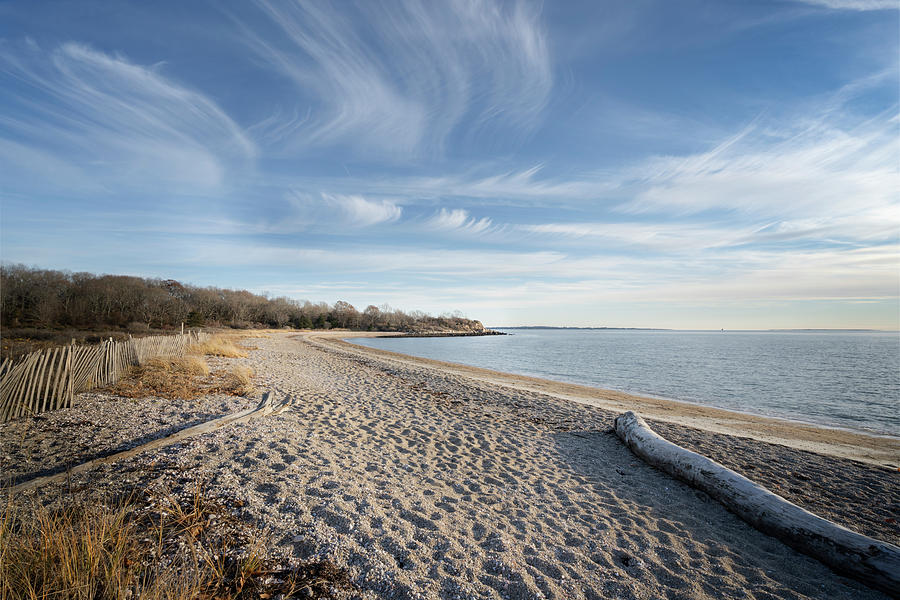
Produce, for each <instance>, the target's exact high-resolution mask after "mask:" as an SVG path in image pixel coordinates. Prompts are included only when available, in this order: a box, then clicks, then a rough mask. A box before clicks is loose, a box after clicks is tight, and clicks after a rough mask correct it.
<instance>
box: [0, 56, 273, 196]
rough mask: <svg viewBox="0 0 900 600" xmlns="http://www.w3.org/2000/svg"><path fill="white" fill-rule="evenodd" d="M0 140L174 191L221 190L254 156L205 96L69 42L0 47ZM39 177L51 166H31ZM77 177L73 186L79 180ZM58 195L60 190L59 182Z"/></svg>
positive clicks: (126, 181)
mask: <svg viewBox="0 0 900 600" xmlns="http://www.w3.org/2000/svg"><path fill="white" fill-rule="evenodd" d="M0 81H5V83H4V84H3V85H2V86H0V87H2V88H5V89H4V91H3V92H0V93H2V94H3V95H4V96H6V97H7V101H6V104H5V106H6V107H7V108H6V110H5V114H4V115H2V116H0V132H4V131H5V133H2V134H0V135H5V136H10V137H14V138H15V139H17V140H18V143H20V144H22V145H27V146H28V147H30V148H31V149H32V150H33V154H34V156H37V155H38V153H44V154H47V155H52V156H55V157H56V161H57V162H66V163H69V164H70V165H71V168H72V169H74V170H78V171H81V172H84V173H85V174H90V176H92V177H94V178H96V180H98V181H101V182H107V183H112V184H115V185H126V186H132V185H133V186H134V187H139V186H142V185H144V184H147V183H148V182H150V183H153V184H156V185H165V184H169V185H175V186H179V188H184V186H188V187H196V186H202V187H208V186H215V185H219V184H220V183H222V181H223V180H224V178H225V171H226V167H227V166H234V165H235V164H237V163H239V162H243V161H246V160H248V159H252V158H253V157H254V156H255V153H256V149H255V146H254V145H253V143H252V142H251V141H250V140H249V139H248V138H247V137H246V136H245V135H244V134H243V132H242V131H241V129H240V127H239V126H238V125H237V124H235V123H234V121H232V120H231V118H229V117H228V115H226V114H225V112H224V111H223V110H222V109H221V108H219V107H218V106H217V105H216V104H215V103H214V102H213V101H212V100H210V99H209V98H207V97H206V96H204V95H202V94H200V93H198V92H195V91H192V90H190V89H188V88H186V87H183V86H181V85H179V84H177V83H175V82H173V81H171V80H169V79H167V78H166V77H164V76H163V75H161V74H160V72H159V68H158V67H144V66H141V65H137V64H134V63H132V62H130V61H128V60H127V59H125V58H123V57H121V56H111V55H108V54H104V53H102V52H98V51H96V50H93V49H91V48H89V47H87V46H84V45H81V44H76V43H66V44H63V45H62V46H59V47H58V48H56V49H55V50H53V51H51V52H45V51H43V50H41V49H40V48H39V47H37V45H36V44H34V42H30V43H27V44H25V45H24V47H22V48H19V49H18V50H17V49H15V48H13V47H12V46H11V45H4V46H3V47H2V48H0ZM32 168H34V169H36V170H37V171H38V172H40V171H42V170H46V169H47V168H49V164H48V165H45V166H43V167H42V166H41V165H40V164H35V165H32ZM76 179H77V178H76ZM60 185H61V186H62V187H64V186H65V182H61V183H60Z"/></svg>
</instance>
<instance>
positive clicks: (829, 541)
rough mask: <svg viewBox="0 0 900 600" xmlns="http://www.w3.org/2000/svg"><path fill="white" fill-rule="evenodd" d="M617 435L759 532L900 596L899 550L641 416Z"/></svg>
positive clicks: (619, 421)
mask: <svg viewBox="0 0 900 600" xmlns="http://www.w3.org/2000/svg"><path fill="white" fill-rule="evenodd" d="M615 424H616V435H618V436H619V438H621V440H622V441H623V442H624V443H625V445H627V446H628V447H629V448H630V449H631V451H632V452H634V453H635V454H636V455H637V456H639V457H641V458H642V459H644V460H645V461H646V462H648V463H649V464H651V465H653V466H654V467H657V468H658V469H661V470H662V471H665V472H666V473H668V474H669V475H672V476H673V477H676V478H678V479H680V480H682V481H684V482H685V483H687V484H689V485H692V486H694V487H696V488H698V489H700V490H703V491H704V492H706V493H707V494H709V495H710V496H712V497H713V498H715V499H716V500H718V501H719V502H721V503H722V504H723V505H725V507H726V508H727V509H728V510H730V511H731V512H733V513H734V514H736V515H737V516H739V517H740V518H742V519H743V520H744V521H746V522H747V523H749V524H751V525H753V526H754V527H755V528H757V529H759V530H760V531H762V532H763V533H766V534H768V535H771V536H773V537H776V538H778V539H779V540H781V541H782V542H784V543H785V544H787V545H788V546H790V547H791V548H793V549H794V550H797V551H798V552H802V553H804V554H807V555H809V556H812V557H813V558H816V559H818V560H819V561H821V562H823V563H825V564H826V565H828V566H829V567H831V568H832V569H833V570H834V571H835V572H837V573H840V574H842V575H846V576H848V577H852V578H854V579H856V580H858V581H860V582H862V583H864V584H866V585H867V586H869V587H872V588H876V589H878V590H881V591H883V592H886V593H887V594H889V595H890V596H892V597H894V598H900V547H898V546H895V545H894V544H890V543H887V542H883V541H880V540H876V539H873V538H870V537H867V536H864V535H861V534H859V533H856V532H854V531H850V530H849V529H847V528H845V527H841V526H840V525H837V524H835V523H832V522H831V521H828V520H826V519H823V518H822V517H819V516H816V515H814V514H812V513H811V512H809V511H807V510H804V509H802V508H800V507H799V506H797V505H796V504H793V503H791V502H788V501H787V500H785V499H784V498H782V497H781V496H778V495H777V494H774V493H772V492H770V491H769V490H767V489H766V488H764V487H762V486H760V485H757V484H755V483H753V482H752V481H750V480H749V479H747V478H746V477H743V476H741V475H738V474H737V473H735V472H734V471H732V470H731V469H728V468H726V467H724V466H722V465H720V464H719V463H717V462H715V461H713V460H710V459H709V458H706V457H705V456H702V455H700V454H697V453H696V452H691V451H690V450H685V449H684V448H682V447H681V446H677V445H676V444H673V443H671V442H669V441H667V440H665V439H663V438H661V437H660V436H659V435H657V434H656V433H655V432H654V431H653V430H652V429H650V428H649V427H648V426H647V424H646V423H645V422H644V420H643V419H641V418H640V417H639V416H637V415H636V414H634V413H633V412H630V411H629V412H627V413H625V414H623V415H620V416H618V417H616V421H615Z"/></svg>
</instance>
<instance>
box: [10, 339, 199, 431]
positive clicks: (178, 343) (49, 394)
mask: <svg viewBox="0 0 900 600" xmlns="http://www.w3.org/2000/svg"><path fill="white" fill-rule="evenodd" d="M207 337H208V334H204V333H198V332H190V333H186V334H181V335H162V336H152V337H145V338H138V339H133V338H129V339H127V340H125V341H122V342H116V341H113V339H112V338H110V339H109V340H108V341H105V342H103V343H101V344H97V345H92V346H77V345H75V340H72V343H71V344H70V345H68V346H62V347H58V348H49V349H47V350H38V351H35V352H31V353H30V354H26V355H25V356H23V357H22V358H20V359H18V360H15V361H13V360H10V359H6V360H4V361H3V362H2V363H0V423H5V422H7V421H9V420H10V419H15V418H17V417H21V416H24V415H34V414H37V413H41V412H44V411H47V410H56V409H58V408H69V407H71V406H73V405H74V401H75V394H78V393H80V392H86V391H88V390H91V389H93V388H97V387H102V386H106V385H112V384H114V383H116V382H117V381H118V380H119V379H120V378H121V377H122V376H123V375H125V374H126V373H127V372H128V368H129V367H131V366H136V365H141V364H143V363H144V362H146V361H147V360H148V359H150V358H157V357H175V356H183V355H184V354H185V352H186V350H187V348H188V346H191V345H192V344H196V343H198V342H200V341H202V340H205V339H206V338H207Z"/></svg>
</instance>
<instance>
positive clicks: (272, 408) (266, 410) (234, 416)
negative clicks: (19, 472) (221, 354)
mask: <svg viewBox="0 0 900 600" xmlns="http://www.w3.org/2000/svg"><path fill="white" fill-rule="evenodd" d="M290 407H291V398H290V397H287V398H285V399H284V400H282V401H281V402H279V403H278V404H276V403H275V400H274V398H273V397H272V393H271V392H266V393H265V394H263V397H262V400H261V401H260V403H259V404H258V405H257V406H256V408H248V409H246V410H242V411H240V412H236V413H231V414H228V415H225V416H223V417H218V418H216V419H212V420H210V421H206V422H205V423H200V424H199V425H193V426H191V427H186V428H184V429H182V430H180V431H176V432H175V433H173V434H171V435H168V436H166V437H163V438H157V439H155V440H151V441H149V442H147V443H145V444H141V445H140V446H136V447H134V448H130V449H128V450H123V451H122V452H117V453H116V454H111V455H109V456H104V457H102V458H95V459H93V460H89V461H87V462H83V463H81V464H79V465H76V466H74V467H72V468H70V469H67V470H65V471H63V472H62V473H56V474H54V475H45V476H43V477H36V478H35V479H29V480H28V481H25V482H23V483H20V484H18V485H15V486H12V487H9V488H5V489H0V492H8V493H9V494H18V493H21V492H24V491H27V490H31V489H35V488H38V487H41V486H43V485H46V484H48V483H51V482H54V481H62V480H64V479H66V478H68V477H71V476H72V475H75V474H76V473H81V472H82V471H86V470H88V469H91V468H93V467H95V466H97V465H100V464H105V463H113V462H116V461H118V460H123V459H125V458H130V457H132V456H135V455H137V454H141V453H143V452H148V451H150V450H158V449H160V448H165V447H166V446H171V445H172V444H176V443H178V442H181V441H184V440H186V439H188V438H191V437H194V436H197V435H200V434H203V433H209V432H210V431H214V430H216V429H220V428H222V427H225V426H227V425H236V424H238V423H244V422H246V421H251V420H253V419H257V418H260V417H267V416H269V415H278V414H281V413H282V412H284V411H286V410H289V409H290Z"/></svg>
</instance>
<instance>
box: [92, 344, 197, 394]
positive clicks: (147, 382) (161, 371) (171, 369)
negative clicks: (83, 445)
mask: <svg viewBox="0 0 900 600" xmlns="http://www.w3.org/2000/svg"><path fill="white" fill-rule="evenodd" d="M208 375H209V365H207V364H206V361H205V360H203V358H201V357H199V356H190V355H188V356H183V357H179V358H151V359H150V360H148V361H147V362H145V363H144V364H143V365H140V366H138V367H132V369H131V370H130V372H129V373H128V375H127V376H125V377H123V378H122V379H120V380H119V381H118V382H116V384H115V385H113V386H111V387H110V388H109V389H110V391H111V392H113V393H114V394H116V395H118V396H124V397H126V398H144V397H147V396H157V397H160V398H169V399H171V400H192V399H195V398H198V397H200V396H202V395H203V394H204V391H205V390H204V387H203V385H202V382H203V380H202V378H203V377H206V376H208Z"/></svg>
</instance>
